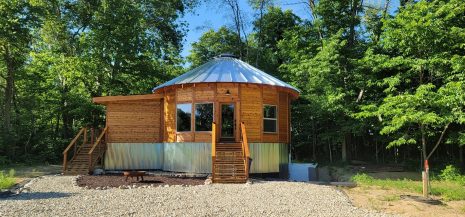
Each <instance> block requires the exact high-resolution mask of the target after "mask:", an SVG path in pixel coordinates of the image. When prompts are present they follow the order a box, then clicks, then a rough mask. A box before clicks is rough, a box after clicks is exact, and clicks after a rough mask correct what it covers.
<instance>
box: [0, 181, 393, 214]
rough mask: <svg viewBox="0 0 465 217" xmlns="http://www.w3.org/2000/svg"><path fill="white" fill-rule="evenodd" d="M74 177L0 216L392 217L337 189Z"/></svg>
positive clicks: (39, 190) (27, 196) (47, 185)
mask: <svg viewBox="0 0 465 217" xmlns="http://www.w3.org/2000/svg"><path fill="white" fill-rule="evenodd" d="M73 180H74V177H70V176H44V177H41V178H39V179H36V180H34V182H33V183H31V184H30V189H31V191H30V192H28V193H22V194H20V195H18V196H12V197H9V198H3V199H0V216H279V217H284V216H386V214H383V213H378V212H374V211H368V210H363V209H359V208H355V207H354V206H352V205H351V203H350V201H349V199H348V198H347V197H346V196H345V195H344V194H343V193H341V192H340V191H338V190H335V189H334V188H332V187H327V186H319V185H312V184H306V183H297V182H277V181H276V182H258V181H257V182H255V183H254V184H251V185H250V184H232V185H223V184H213V185H200V186H189V187H182V186H170V187H155V188H142V189H117V188H112V189H108V190H88V189H83V188H80V187H76V186H73Z"/></svg>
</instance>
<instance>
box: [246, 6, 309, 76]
mask: <svg viewBox="0 0 465 217" xmlns="http://www.w3.org/2000/svg"><path fill="white" fill-rule="evenodd" d="M300 22H301V20H300V18H299V17H297V16H296V15H295V14H293V13H292V12H291V11H290V10H286V11H283V10H281V8H279V7H269V8H268V10H267V12H266V13H265V14H263V15H262V18H259V19H257V20H255V21H254V22H253V25H254V30H255V32H257V34H261V35H257V37H256V41H257V42H256V50H257V52H259V53H260V54H261V55H260V56H262V57H261V58H262V59H263V60H262V61H256V62H257V67H259V68H260V69H262V70H264V71H266V72H268V73H270V74H272V75H274V76H277V77H279V78H281V77H282V76H281V75H280V74H279V72H278V67H279V66H280V65H281V64H283V63H284V60H283V58H282V57H281V56H280V55H279V49H278V43H279V42H280V41H281V40H282V39H283V38H284V34H285V32H286V31H289V30H291V29H294V28H295V27H296V26H298V25H299V24H300Z"/></svg>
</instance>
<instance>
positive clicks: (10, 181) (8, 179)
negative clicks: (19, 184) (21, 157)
mask: <svg viewBox="0 0 465 217" xmlns="http://www.w3.org/2000/svg"><path fill="white" fill-rule="evenodd" d="M15 184H16V179H15V170H13V169H11V170H10V171H9V172H8V174H5V173H4V172H3V171H0V189H8V188H11V187H12V186H13V185H15Z"/></svg>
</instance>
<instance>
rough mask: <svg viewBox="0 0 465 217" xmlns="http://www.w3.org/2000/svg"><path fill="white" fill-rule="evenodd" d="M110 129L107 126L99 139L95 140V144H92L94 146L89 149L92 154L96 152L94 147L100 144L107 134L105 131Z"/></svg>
mask: <svg viewBox="0 0 465 217" xmlns="http://www.w3.org/2000/svg"><path fill="white" fill-rule="evenodd" d="M107 130H108V126H106V127H105V128H104V129H103V131H102V133H100V135H99V136H98V138H97V140H96V141H95V143H94V145H92V148H91V149H90V151H89V154H92V153H93V152H94V149H95V148H96V147H97V146H98V144H99V143H100V141H101V140H102V138H103V136H104V135H105V133H106V132H107Z"/></svg>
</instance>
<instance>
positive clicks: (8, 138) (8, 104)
mask: <svg viewBox="0 0 465 217" xmlns="http://www.w3.org/2000/svg"><path fill="white" fill-rule="evenodd" d="M4 49H5V53H4V55H3V61H4V62H5V65H6V85H5V90H4V104H3V134H4V135H3V139H4V144H6V145H7V147H5V148H6V153H7V154H8V156H9V157H10V158H14V157H15V149H16V143H15V141H14V137H13V135H12V134H13V127H12V124H11V116H12V115H11V114H12V105H13V99H14V98H13V94H14V85H15V84H14V81H15V65H14V60H13V58H12V56H11V54H10V50H9V47H8V46H5V47H4Z"/></svg>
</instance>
